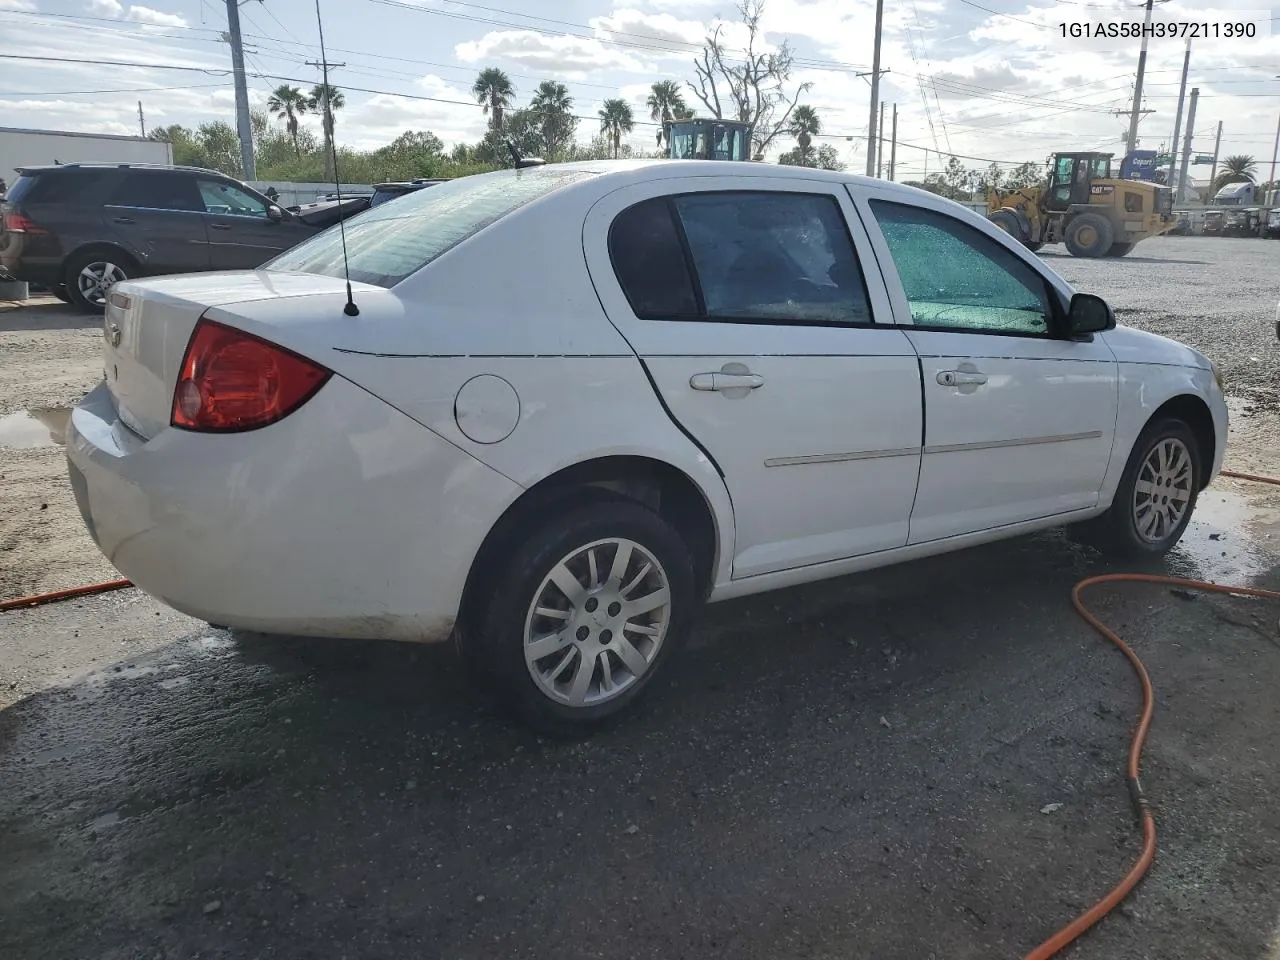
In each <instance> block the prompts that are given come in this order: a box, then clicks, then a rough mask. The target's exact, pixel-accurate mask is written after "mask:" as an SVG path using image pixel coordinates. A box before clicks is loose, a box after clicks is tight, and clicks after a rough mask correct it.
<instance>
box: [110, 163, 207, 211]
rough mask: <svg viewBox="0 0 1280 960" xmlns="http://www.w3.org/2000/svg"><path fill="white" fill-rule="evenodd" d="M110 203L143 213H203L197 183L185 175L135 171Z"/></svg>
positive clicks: (125, 180) (112, 197) (123, 182)
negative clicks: (174, 211)
mask: <svg viewBox="0 0 1280 960" xmlns="http://www.w3.org/2000/svg"><path fill="white" fill-rule="evenodd" d="M109 202H110V204H111V205H112V206H117V207H137V208H139V209H142V210H182V211H187V212H192V213H203V212H204V203H203V202H202V201H201V199H200V191H198V190H197V189H196V182H195V180H194V179H193V178H192V177H189V176H187V175H186V174H182V173H169V172H160V171H147V172H143V171H135V172H133V173H130V174H128V175H127V176H126V177H125V178H124V180H123V181H121V183H120V185H119V186H118V187H117V188H116V190H115V192H114V193H113V194H112V196H111V199H110V201H109Z"/></svg>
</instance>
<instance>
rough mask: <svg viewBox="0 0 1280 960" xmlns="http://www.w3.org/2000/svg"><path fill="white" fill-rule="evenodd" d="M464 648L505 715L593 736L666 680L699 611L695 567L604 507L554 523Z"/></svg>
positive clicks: (655, 522)
mask: <svg viewBox="0 0 1280 960" xmlns="http://www.w3.org/2000/svg"><path fill="white" fill-rule="evenodd" d="M485 596H486V597H487V598H488V599H487V600H486V601H485V603H486V604H487V609H485V610H482V611H480V613H479V616H478V617H477V619H478V620H479V626H478V630H477V631H476V633H475V635H474V637H473V638H472V639H468V640H466V641H464V644H463V648H462V652H463V655H464V656H465V657H467V658H473V657H478V658H480V663H478V664H477V665H478V666H480V667H481V669H482V672H483V673H484V674H485V675H486V676H487V677H488V678H489V679H491V680H492V682H493V685H494V687H495V690H496V692H497V693H498V694H499V696H500V698H501V701H502V706H503V707H505V708H509V709H511V710H513V711H514V712H515V713H516V714H517V715H518V716H519V717H520V718H521V719H523V720H524V721H525V722H526V723H528V724H530V725H531V726H533V727H534V728H536V729H538V730H539V731H541V732H544V733H549V734H552V735H555V736H573V735H580V734H584V733H588V732H591V731H592V730H593V729H594V728H596V727H598V726H600V725H601V724H602V723H603V722H604V721H606V720H608V719H609V718H611V717H613V716H615V715H616V714H618V713H619V712H621V711H622V710H624V709H626V708H628V707H629V706H631V705H632V704H634V703H635V701H636V700H637V699H638V698H639V697H640V696H641V695H642V694H643V693H645V692H646V691H647V690H649V689H650V688H651V686H652V685H653V683H654V682H655V680H656V679H657V678H658V676H659V675H660V674H661V673H662V671H663V668H664V667H665V665H666V664H667V662H668V661H669V659H670V657H671V656H672V654H673V653H674V651H675V648H676V647H677V646H678V645H679V643H680V642H681V641H682V640H683V637H684V634H685V632H686V630H687V628H688V623H689V619H690V617H691V615H692V613H693V608H694V606H695V604H696V602H697V593H696V589H695V576H694V570H693V561H692V558H691V556H690V552H689V550H688V548H687V547H686V545H685V543H684V542H683V540H682V539H681V538H680V536H679V534H677V533H676V531H675V530H674V529H673V528H672V527H671V525H670V524H668V523H667V522H666V521H665V520H664V519H663V518H662V517H660V516H658V515H657V514H656V513H654V512H653V511H652V510H649V509H648V508H646V507H644V506H642V505H640V504H639V503H636V502H634V501H631V500H624V499H608V500H597V501H595V502H590V503H587V504H585V505H583V506H580V507H576V508H571V509H569V510H567V511H566V512H563V513H561V514H560V515H559V516H554V517H549V518H548V519H547V520H546V521H545V522H543V523H542V524H540V525H538V526H537V527H536V528H534V529H533V530H532V531H531V532H530V533H529V534H528V535H527V536H525V537H524V538H523V540H522V541H521V542H519V543H517V544H515V545H514V546H513V548H512V549H511V550H510V551H509V552H508V555H507V557H506V560H505V562H501V563H499V564H498V565H497V569H496V570H495V572H494V574H493V576H492V579H491V580H490V582H489V583H488V584H486V589H485Z"/></svg>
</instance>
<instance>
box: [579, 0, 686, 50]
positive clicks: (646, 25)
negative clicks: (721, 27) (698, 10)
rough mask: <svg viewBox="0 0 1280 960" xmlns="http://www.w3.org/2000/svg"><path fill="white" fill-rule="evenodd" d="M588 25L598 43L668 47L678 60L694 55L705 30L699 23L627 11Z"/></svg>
mask: <svg viewBox="0 0 1280 960" xmlns="http://www.w3.org/2000/svg"><path fill="white" fill-rule="evenodd" d="M588 23H589V24H590V26H591V29H592V30H593V31H594V32H595V34H596V36H597V37H600V38H601V39H604V40H616V41H618V42H619V43H626V44H637V45H640V46H644V47H646V48H647V47H649V46H650V45H652V46H653V47H658V48H664V49H665V48H667V47H670V48H672V50H673V52H674V53H676V54H677V55H679V56H681V57H687V56H689V55H690V54H691V53H692V52H694V50H695V49H696V47H697V46H698V45H700V44H701V43H702V41H703V39H704V38H705V37H706V35H707V28H706V26H705V25H704V24H703V23H702V22H701V21H699V20H680V19H678V18H677V17H674V16H672V15H671V14H669V13H644V12H642V11H640V10H635V9H632V8H628V7H622V8H620V9H617V10H614V11H613V13H611V14H610V15H609V16H607V17H592V18H591V19H590V20H589V21H588ZM645 52H646V53H652V52H654V51H652V50H649V49H646V50H645Z"/></svg>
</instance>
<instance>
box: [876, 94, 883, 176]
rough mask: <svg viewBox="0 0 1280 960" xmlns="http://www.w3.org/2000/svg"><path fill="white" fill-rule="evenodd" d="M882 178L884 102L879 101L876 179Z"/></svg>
mask: <svg viewBox="0 0 1280 960" xmlns="http://www.w3.org/2000/svg"><path fill="white" fill-rule="evenodd" d="M883 176H884V101H883V100H881V101H880V136H879V138H878V139H877V140H876V177H877V178H879V177H883Z"/></svg>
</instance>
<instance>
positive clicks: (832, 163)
mask: <svg viewBox="0 0 1280 960" xmlns="http://www.w3.org/2000/svg"><path fill="white" fill-rule="evenodd" d="M813 165H814V166H815V167H817V168H818V169H819V170H843V169H844V161H842V160H841V159H840V151H839V150H837V149H836V148H835V147H833V146H831V144H829V143H825V144H823V145H822V146H820V147H819V148H818V152H817V153H816V154H815V155H814V163H813Z"/></svg>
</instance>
